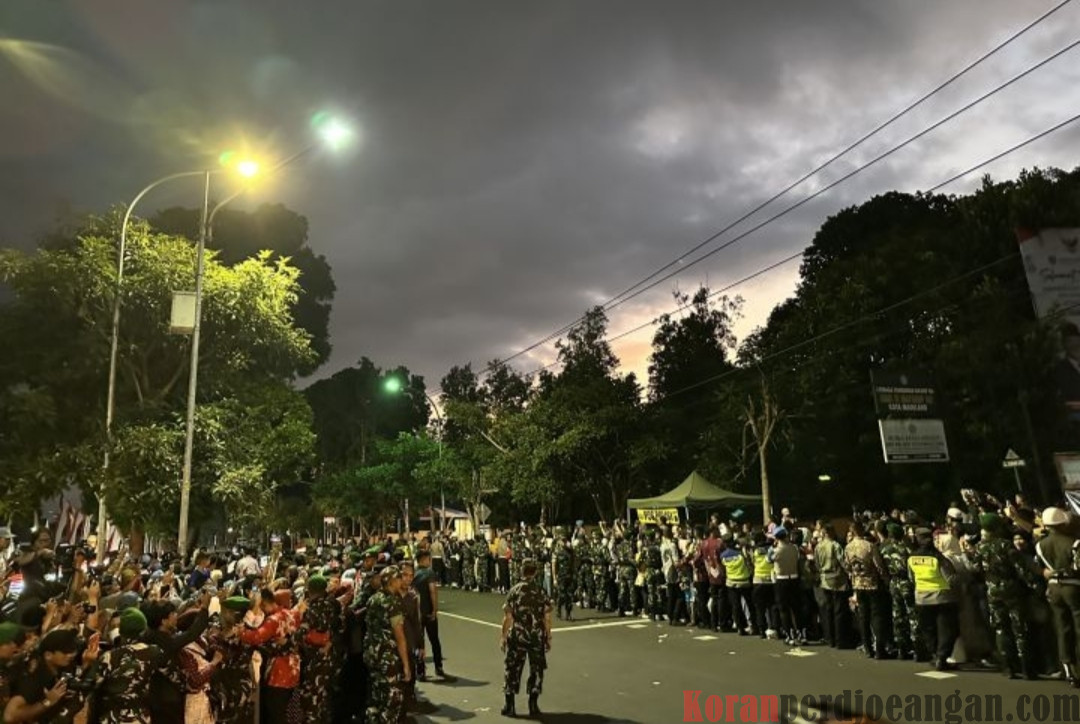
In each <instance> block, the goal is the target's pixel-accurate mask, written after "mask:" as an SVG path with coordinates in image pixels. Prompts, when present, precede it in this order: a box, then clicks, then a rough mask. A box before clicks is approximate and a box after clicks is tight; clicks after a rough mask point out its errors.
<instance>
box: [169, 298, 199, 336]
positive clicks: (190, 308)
mask: <svg viewBox="0 0 1080 724" xmlns="http://www.w3.org/2000/svg"><path fill="white" fill-rule="evenodd" d="M194 331H195V292H173V295H172V313H171V314H170V315H169V332H170V333H171V334H191V333H192V332H194Z"/></svg>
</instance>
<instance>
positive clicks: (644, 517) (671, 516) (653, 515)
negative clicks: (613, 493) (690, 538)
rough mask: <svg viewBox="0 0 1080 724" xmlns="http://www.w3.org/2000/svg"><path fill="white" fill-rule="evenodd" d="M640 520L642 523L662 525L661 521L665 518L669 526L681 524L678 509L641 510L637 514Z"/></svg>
mask: <svg viewBox="0 0 1080 724" xmlns="http://www.w3.org/2000/svg"><path fill="white" fill-rule="evenodd" d="M637 517H638V520H639V521H641V522H642V523H649V524H652V525H660V519H661V518H665V519H666V520H667V522H668V525H671V524H673V523H678V522H679V510H678V509H677V508H655V509H653V510H641V509H639V510H638V512H637Z"/></svg>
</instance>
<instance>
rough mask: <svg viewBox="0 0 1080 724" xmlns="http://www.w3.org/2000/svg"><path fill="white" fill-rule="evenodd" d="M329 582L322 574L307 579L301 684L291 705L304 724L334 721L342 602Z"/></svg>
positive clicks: (301, 641) (301, 654)
mask: <svg viewBox="0 0 1080 724" xmlns="http://www.w3.org/2000/svg"><path fill="white" fill-rule="evenodd" d="M327 585H328V582H327V580H326V579H325V578H324V577H322V576H312V577H311V578H309V579H308V581H307V596H306V598H305V600H306V601H307V602H308V608H307V611H305V612H304V617H303V619H302V620H301V621H300V637H299V638H300V661H301V664H300V686H298V687H297V689H296V694H295V695H294V696H293V699H292V702H290V705H291V706H293V707H294V709H295V711H296V713H297V715H298V716H297V717H294V721H297V720H298V721H300V722H303V723H304V724H325V723H326V722H328V721H330V714H331V706H330V702H331V700H332V697H333V696H334V686H335V682H336V681H337V678H338V673H339V672H338V669H339V666H338V659H337V658H336V657H335V656H334V651H333V644H334V639H335V638H336V637H337V636H338V634H339V633H340V630H341V620H342V613H341V604H339V603H338V601H337V599H336V598H332V597H331V596H328V595H327V594H326V590H327Z"/></svg>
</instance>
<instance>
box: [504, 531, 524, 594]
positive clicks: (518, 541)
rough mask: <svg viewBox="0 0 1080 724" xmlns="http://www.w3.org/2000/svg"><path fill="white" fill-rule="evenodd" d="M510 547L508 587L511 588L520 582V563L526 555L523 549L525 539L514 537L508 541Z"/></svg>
mask: <svg viewBox="0 0 1080 724" xmlns="http://www.w3.org/2000/svg"><path fill="white" fill-rule="evenodd" d="M509 545H510V584H509V585H510V587H511V588H513V587H514V586H516V585H517V584H518V583H520V582H521V561H522V560H524V558H525V556H526V555H528V551H527V550H526V548H525V537H524V536H515V537H512V538H510V539H509Z"/></svg>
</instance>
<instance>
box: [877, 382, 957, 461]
mask: <svg viewBox="0 0 1080 724" xmlns="http://www.w3.org/2000/svg"><path fill="white" fill-rule="evenodd" d="M870 386H871V388H872V390H873V394H874V410H875V411H876V412H877V417H878V433H879V434H880V435H881V451H882V453H883V454H884V456H885V462H886V463H890V464H892V463H945V462H948V461H949V444H948V440H947V439H946V437H945V423H944V422H942V420H941V419H940V412H939V410H938V402H937V393H936V391H935V390H934V385H933V383H932V382H931V380H930V377H929V375H925V374H922V373H919V372H917V371H913V370H900V369H883V370H871V371H870Z"/></svg>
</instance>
